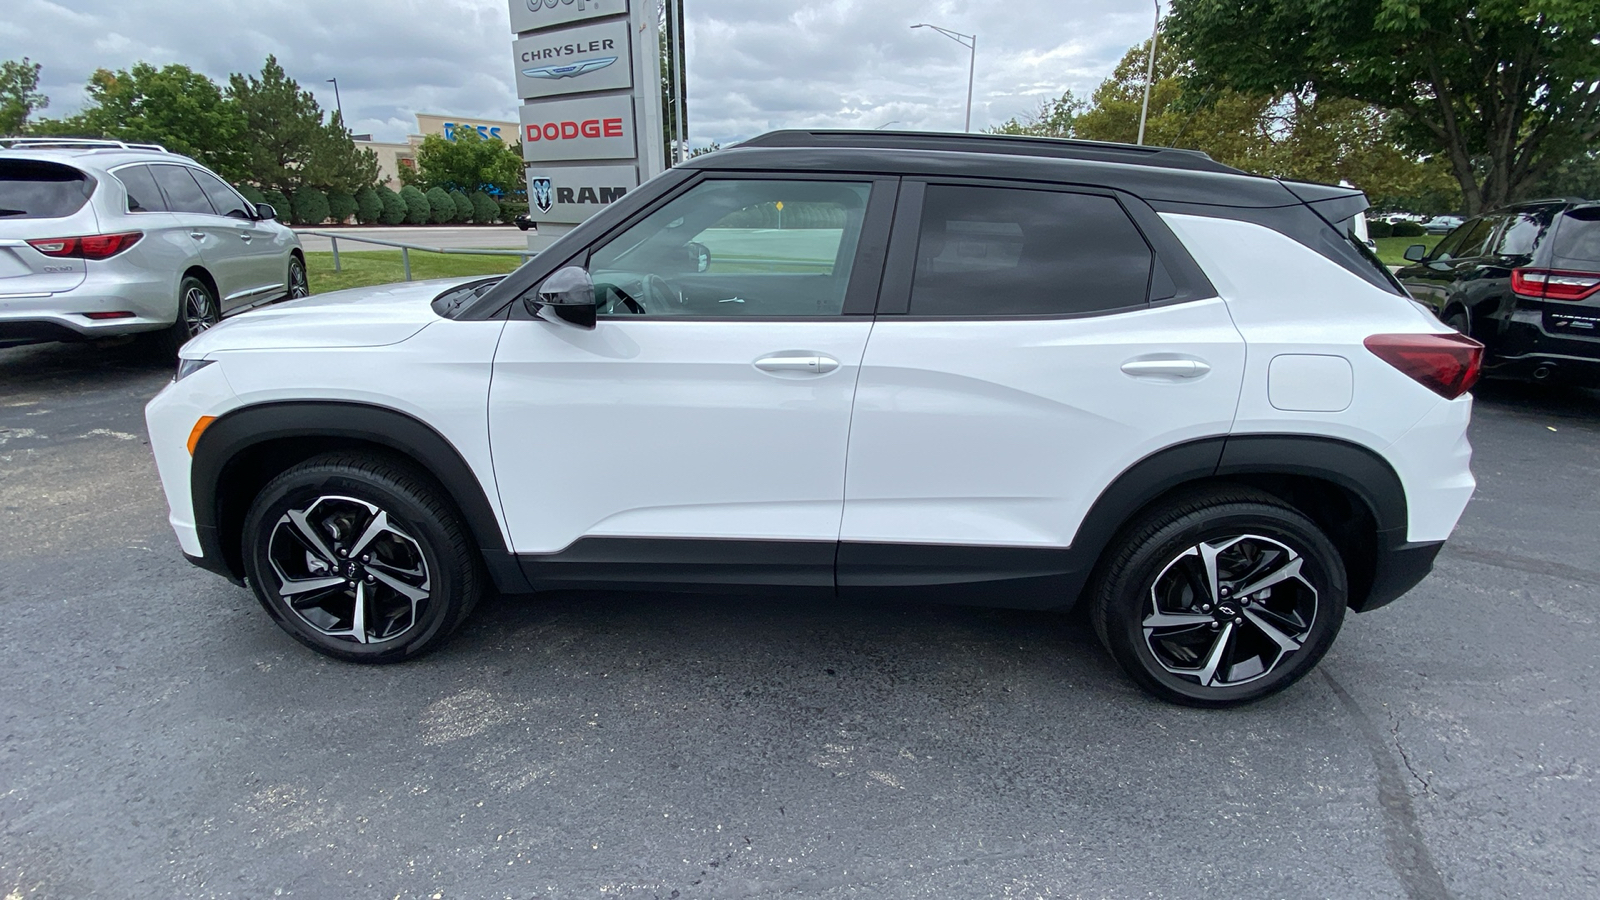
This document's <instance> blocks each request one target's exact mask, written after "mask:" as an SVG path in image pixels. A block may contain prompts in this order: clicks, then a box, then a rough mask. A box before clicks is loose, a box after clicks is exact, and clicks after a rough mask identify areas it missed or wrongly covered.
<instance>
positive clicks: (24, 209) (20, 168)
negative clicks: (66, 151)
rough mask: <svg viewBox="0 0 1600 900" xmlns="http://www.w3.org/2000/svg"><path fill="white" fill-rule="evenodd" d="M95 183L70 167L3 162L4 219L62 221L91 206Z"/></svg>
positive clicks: (0, 214)
mask: <svg viewBox="0 0 1600 900" xmlns="http://www.w3.org/2000/svg"><path fill="white" fill-rule="evenodd" d="M92 193H94V182H93V181H90V180H89V177H88V176H87V175H85V174H83V173H82V172H80V171H78V170H77V169H74V168H72V167H70V166H63V165H57V164H56V163H45V162H34V161H32V160H24V159H15V160H13V159H7V160H0V219H59V218H61V217H62V216H70V215H72V214H73V213H75V212H77V211H78V210H80V209H82V208H83V205H84V204H85V203H87V202H89V195H90V194H92Z"/></svg>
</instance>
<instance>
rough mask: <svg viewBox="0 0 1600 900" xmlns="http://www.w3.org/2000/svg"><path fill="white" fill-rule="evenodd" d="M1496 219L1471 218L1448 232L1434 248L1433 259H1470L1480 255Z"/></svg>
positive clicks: (1492, 230) (1491, 232) (1492, 231)
mask: <svg viewBox="0 0 1600 900" xmlns="http://www.w3.org/2000/svg"><path fill="white" fill-rule="evenodd" d="M1497 221H1498V220H1496V219H1491V218H1482V219H1472V220H1470V221H1468V222H1467V223H1466V224H1464V225H1462V226H1461V227H1460V228H1457V229H1456V230H1455V231H1452V232H1450V236H1449V237H1447V238H1445V239H1444V242H1443V243H1441V244H1440V245H1439V246H1438V248H1437V249H1436V250H1434V253H1433V258H1434V259H1470V258H1471V257H1474V256H1482V255H1483V253H1484V249H1485V248H1484V245H1485V244H1487V243H1488V242H1489V236H1490V235H1491V234H1493V233H1494V226H1495V224H1496V222H1497Z"/></svg>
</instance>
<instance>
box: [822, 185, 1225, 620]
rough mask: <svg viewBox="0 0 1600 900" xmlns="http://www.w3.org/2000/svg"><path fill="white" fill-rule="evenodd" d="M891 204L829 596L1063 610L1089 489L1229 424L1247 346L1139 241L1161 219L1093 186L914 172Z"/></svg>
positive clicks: (1221, 312)
mask: <svg viewBox="0 0 1600 900" xmlns="http://www.w3.org/2000/svg"><path fill="white" fill-rule="evenodd" d="M919 195H921V199H920V202H919V200H918V197H919ZM1129 202H1131V203H1137V202H1138V201H1129ZM899 206H900V212H898V213H897V215H896V222H895V229H894V232H895V233H894V237H893V242H894V244H893V248H892V249H891V250H890V253H889V260H890V264H889V271H888V272H887V273H886V275H885V279H884V284H885V287H884V296H883V301H882V304H881V305H880V310H879V312H880V314H879V316H878V320H877V324H876V325H875V326H874V329H873V332H872V337H871V339H870V340H869V341H868V344H867V352H866V355H865V357H864V359H863V361H862V365H861V377H860V381H859V385H858V387H857V389H856V405H855V415H854V420H853V423H852V425H851V431H850V464H849V471H848V475H847V479H846V488H845V513H844V521H843V529H842V533H841V540H842V542H843V543H842V544H841V546H840V551H839V562H838V579H839V589H840V591H841V593H844V594H850V593H853V592H855V591H856V590H857V589H863V588H868V587H872V586H889V585H901V586H905V585H919V584H920V585H927V586H929V587H932V586H934V585H942V586H944V587H946V588H949V587H954V586H957V585H961V584H963V583H965V584H968V585H970V586H971V589H972V591H974V592H975V593H971V594H964V595H962V598H961V599H963V600H965V601H968V602H984V601H985V597H984V595H983V592H985V591H987V592H990V593H994V592H996V591H999V592H1003V593H1004V596H997V597H996V599H997V600H998V601H999V602H1003V603H1005V604H1007V605H1039V606H1054V605H1061V604H1064V603H1066V602H1068V601H1070V600H1071V597H1066V596H1060V595H1059V594H1057V595H1054V596H1052V595H1049V593H1048V591H1050V590H1054V589H1055V588H1054V587H1052V585H1055V584H1056V583H1057V582H1058V581H1059V580H1060V579H1058V578H1055V577H1054V576H1060V575H1065V574H1068V573H1069V572H1071V571H1073V569H1072V566H1073V565H1074V563H1073V562H1072V560H1071V557H1070V553H1067V552H1065V551H1067V550H1068V549H1069V548H1070V547H1071V546H1072V544H1073V540H1074V537H1075V534H1076V532H1077V529H1078V526H1079V524H1080V523H1081V522H1082V521H1083V518H1084V515H1085V513H1086V512H1087V511H1088V510H1089V508H1090V506H1091V505H1092V504H1093V503H1094V501H1095V500H1096V499H1097V498H1098V497H1099V495H1100V492H1101V491H1103V490H1104V489H1105V488H1106V487H1107V485H1109V484H1110V483H1111V482H1112V481H1113V480H1114V479H1116V477H1117V476H1118V475H1119V474H1120V473H1122V472H1123V471H1125V470H1126V469H1128V468H1129V467H1130V466H1132V465H1134V464H1135V463H1137V462H1138V461H1139V460H1140V459H1141V458H1143V457H1145V456H1147V455H1149V454H1151V453H1153V452H1155V451H1157V450H1161V449H1163V448H1166V447H1170V446H1173V445H1176V444H1181V443H1183V442H1184V441H1187V440H1191V439H1198V438H1208V437H1215V436H1218V435H1226V434H1227V433H1228V430H1229V428H1230V426H1231V424H1232V421H1233V417H1234V411H1235V409H1236V407H1237V404H1238V397H1239V388H1240V384H1241V382H1242V380H1243V370H1244V357H1245V347H1244V341H1243V338H1242V337H1241V336H1240V334H1239V332H1238V330H1237V329H1235V328H1234V326H1233V323H1232V320H1231V319H1230V318H1229V316H1228V310H1227V307H1226V304H1225V303H1224V302H1223V301H1222V300H1221V299H1219V298H1217V297H1215V296H1207V295H1206V292H1204V291H1203V290H1201V289H1199V288H1194V289H1191V290H1190V293H1188V294H1187V295H1186V294H1184V293H1183V292H1182V291H1180V290H1178V289H1177V288H1176V286H1175V284H1174V282H1173V280H1172V279H1171V277H1170V275H1169V273H1170V272H1173V271H1182V269H1179V268H1177V267H1175V266H1174V265H1173V263H1172V262H1165V263H1163V262H1162V261H1161V259H1165V258H1166V257H1161V258H1158V255H1157V254H1156V253H1155V252H1154V251H1153V249H1152V244H1153V243H1154V244H1155V246H1158V247H1162V248H1168V249H1167V250H1165V251H1164V252H1170V248H1173V247H1174V246H1175V239H1174V238H1172V237H1171V236H1170V234H1158V235H1156V238H1159V239H1160V240H1159V241H1157V240H1156V239H1155V238H1151V237H1148V236H1147V235H1146V233H1145V230H1154V229H1160V230H1162V231H1164V229H1165V226H1164V225H1163V224H1162V223H1161V222H1160V221H1159V219H1156V218H1155V217H1154V213H1152V212H1150V211H1149V210H1148V208H1146V209H1145V210H1144V213H1145V217H1144V219H1142V220H1141V221H1143V222H1144V224H1143V225H1142V226H1141V225H1136V224H1135V223H1134V221H1133V220H1132V219H1131V218H1130V216H1129V214H1128V212H1127V211H1126V210H1125V208H1124V206H1123V205H1122V203H1121V202H1119V201H1118V200H1117V199H1116V198H1115V197H1112V196H1109V195H1105V194H1093V193H1075V192H1068V191H1057V190H1039V189H1033V188H1023V187H1021V186H1017V187H1007V186H996V185H993V184H937V183H930V184H927V185H926V187H925V190H924V189H923V186H922V185H921V184H920V183H918V182H915V181H909V180H908V181H907V183H906V185H905V187H904V188H903V190H902V192H901V200H900V204H899ZM919 207H920V208H919ZM913 248H914V249H913ZM1179 250H1180V252H1181V248H1179ZM1152 295H1154V297H1153V298H1152ZM1080 562H1081V561H1080ZM1052 567H1055V568H1052ZM1063 567H1064V568H1063ZM1052 572H1053V573H1054V575H1052V574H1051V573H1052ZM1006 582H1010V586H1009V587H997V585H999V584H1004V583H1006ZM1024 586H1027V587H1035V586H1042V587H1044V588H1045V591H1046V593H1045V595H1043V596H1038V597H1025V596H1021V595H1019V594H1017V593H1016V591H1020V590H1022V589H1023V587H1024ZM922 596H932V595H931V594H929V593H927V592H922Z"/></svg>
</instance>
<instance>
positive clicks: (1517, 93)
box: [1169, 0, 1600, 213]
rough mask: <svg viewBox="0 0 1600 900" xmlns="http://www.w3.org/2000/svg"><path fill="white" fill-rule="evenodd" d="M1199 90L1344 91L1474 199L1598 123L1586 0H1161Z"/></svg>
mask: <svg viewBox="0 0 1600 900" xmlns="http://www.w3.org/2000/svg"><path fill="white" fill-rule="evenodd" d="M1169 22H1170V26H1171V31H1172V36H1173V39H1174V40H1175V41H1176V42H1177V43H1178V44H1179V45H1181V46H1182V47H1183V48H1185V50H1186V51H1187V53H1188V55H1189V56H1190V57H1191V58H1192V59H1193V60H1194V62H1195V66H1194V68H1193V69H1192V70H1191V71H1189V72H1188V73H1186V78H1187V81H1188V84H1189V85H1190V86H1191V87H1192V88H1195V89H1197V90H1198V91H1200V92H1202V93H1209V92H1212V91H1215V90H1217V89H1219V88H1230V89H1233V90H1236V91H1240V92H1243V93H1245V94H1249V95H1263V94H1265V95H1274V96H1276V95H1281V94H1284V93H1294V94H1297V95H1300V96H1315V97H1317V98H1319V99H1351V100H1357V101H1360V102H1362V103H1365V104H1371V105H1374V106H1376V107H1378V108H1380V109H1381V110H1383V111H1384V112H1385V113H1387V114H1389V115H1391V116H1393V117H1394V122H1393V124H1394V128H1395V133H1396V134H1397V135H1398V136H1400V137H1401V138H1402V139H1404V141H1405V142H1406V145H1407V146H1408V147H1409V148H1410V149H1412V150H1413V151H1417V152H1420V153H1423V154H1428V155H1432V154H1438V155H1440V156H1442V157H1443V158H1444V160H1445V161H1446V162H1447V164H1448V165H1449V167H1450V172H1451V175H1452V176H1453V177H1454V178H1455V179H1456V181H1457V183H1458V184H1459V185H1460V188H1461V193H1462V197H1463V201H1464V206H1465V209H1466V211H1467V212H1468V213H1477V212H1479V211H1481V210H1483V209H1486V208H1490V207H1495V206H1499V205H1502V204H1504V203H1507V202H1511V201H1515V200H1518V199H1522V198H1524V197H1527V196H1528V195H1529V194H1530V193H1531V192H1532V190H1533V188H1534V187H1535V186H1536V185H1537V184H1538V183H1539V181H1540V179H1541V178H1543V177H1544V176H1545V175H1546V174H1548V173H1549V172H1550V171H1551V170H1552V169H1554V168H1555V167H1557V166H1559V165H1560V164H1561V163H1563V162H1565V161H1567V160H1570V159H1573V158H1575V157H1577V156H1579V155H1581V154H1582V153H1583V152H1584V151H1585V150H1587V149H1588V146H1589V144H1590V143H1591V142H1592V141H1594V140H1595V139H1596V138H1597V137H1600V40H1597V39H1596V35H1597V34H1600V3H1595V2H1594V0H1174V2H1173V7H1172V16H1171V18H1170V19H1169Z"/></svg>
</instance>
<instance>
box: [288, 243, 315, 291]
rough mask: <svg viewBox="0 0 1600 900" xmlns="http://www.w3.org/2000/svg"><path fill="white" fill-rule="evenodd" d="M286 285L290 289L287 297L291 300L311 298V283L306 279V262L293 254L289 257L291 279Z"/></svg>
mask: <svg viewBox="0 0 1600 900" xmlns="http://www.w3.org/2000/svg"><path fill="white" fill-rule="evenodd" d="M285 284H287V285H288V287H289V292H288V293H287V294H286V295H285V297H286V298H287V299H289V300H298V299H300V298H301V297H309V296H311V281H310V279H309V278H307V277H306V264H305V261H304V260H302V259H301V258H300V257H298V256H294V255H293V254H291V255H290V256H289V279H288V281H286V282H285Z"/></svg>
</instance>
